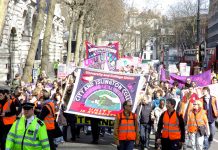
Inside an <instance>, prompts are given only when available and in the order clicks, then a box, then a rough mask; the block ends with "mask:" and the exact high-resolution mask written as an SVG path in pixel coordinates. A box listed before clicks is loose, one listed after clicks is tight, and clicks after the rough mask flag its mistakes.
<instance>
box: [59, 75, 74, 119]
mask: <svg viewBox="0 0 218 150" xmlns="http://www.w3.org/2000/svg"><path fill="white" fill-rule="evenodd" d="M71 78H72V75H70V76H69V77H68V79H67V82H66V85H65V88H64V93H63V95H62V97H61V101H60V104H59V107H58V112H57V118H56V121H58V118H59V115H60V110H61V106H62V104H64V103H63V99H64V97H65V95H66V91H67V87H68V84H69V81H70V79H71ZM61 86H62V79H61Z"/></svg>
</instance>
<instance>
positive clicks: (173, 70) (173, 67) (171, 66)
mask: <svg viewBox="0 0 218 150" xmlns="http://www.w3.org/2000/svg"><path fill="white" fill-rule="evenodd" d="M177 72H178V69H177V67H176V64H169V73H177Z"/></svg>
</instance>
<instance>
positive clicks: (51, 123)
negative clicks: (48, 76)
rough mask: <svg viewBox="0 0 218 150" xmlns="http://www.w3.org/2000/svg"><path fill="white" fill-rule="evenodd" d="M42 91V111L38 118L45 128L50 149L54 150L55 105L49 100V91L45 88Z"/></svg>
mask: <svg viewBox="0 0 218 150" xmlns="http://www.w3.org/2000/svg"><path fill="white" fill-rule="evenodd" d="M42 92H43V107H42V111H41V113H40V115H39V119H41V120H42V121H43V122H44V123H45V125H46V129H47V133H48V139H49V144H50V148H51V150H56V146H55V144H54V134H55V132H56V131H55V105H54V103H53V101H52V100H50V93H49V92H48V91H46V90H45V89H43V90H42Z"/></svg>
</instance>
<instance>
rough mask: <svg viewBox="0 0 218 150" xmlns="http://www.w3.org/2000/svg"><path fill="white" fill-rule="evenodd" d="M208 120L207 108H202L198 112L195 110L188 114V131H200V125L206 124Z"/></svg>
mask: <svg viewBox="0 0 218 150" xmlns="http://www.w3.org/2000/svg"><path fill="white" fill-rule="evenodd" d="M207 122H208V119H207V115H206V112H205V110H203V109H201V110H200V111H199V112H198V113H197V114H194V112H193V111H191V112H190V113H189V116H188V122H187V127H188V132H190V133H196V132H197V131H198V126H206V125H207Z"/></svg>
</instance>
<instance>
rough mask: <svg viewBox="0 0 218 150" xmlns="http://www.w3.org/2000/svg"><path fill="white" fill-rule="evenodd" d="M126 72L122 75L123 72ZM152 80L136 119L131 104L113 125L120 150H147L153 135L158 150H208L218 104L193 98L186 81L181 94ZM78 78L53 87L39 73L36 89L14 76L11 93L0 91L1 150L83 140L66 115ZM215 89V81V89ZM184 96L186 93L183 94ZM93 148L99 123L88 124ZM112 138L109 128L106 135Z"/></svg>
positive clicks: (210, 99) (131, 70)
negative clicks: (134, 148) (68, 132)
mask: <svg viewBox="0 0 218 150" xmlns="http://www.w3.org/2000/svg"><path fill="white" fill-rule="evenodd" d="M121 71H122V70H121ZM122 72H126V73H143V72H142V70H141V68H137V70H136V69H134V67H129V69H128V68H127V69H126V70H125V71H122ZM150 75H151V76H150V80H149V82H148V83H145V85H144V88H143V90H144V93H143V94H142V95H141V96H140V100H139V104H138V107H137V109H136V113H132V112H131V111H132V105H133V104H132V102H130V101H126V102H124V103H123V112H122V113H120V114H118V115H117V116H116V118H115V123H114V139H115V144H116V145H117V147H118V149H121V150H132V149H133V147H134V145H135V144H136V145H138V146H139V147H140V149H144V148H147V149H149V148H150V146H151V144H150V134H154V135H155V148H156V149H163V150H165V149H166V150H177V149H181V148H183V149H186V148H187V146H191V147H192V149H193V150H195V149H199V150H201V149H204V150H207V149H209V147H210V145H211V144H212V142H213V138H214V135H215V121H216V118H217V117H218V112H217V100H216V98H215V97H213V96H211V94H210V89H209V88H208V87H204V88H203V97H198V95H197V94H196V93H195V88H196V87H197V83H195V82H192V81H191V79H190V78H187V83H186V84H185V86H184V87H183V88H180V87H179V84H178V83H177V82H174V83H173V85H170V83H169V82H168V81H159V80H158V75H157V72H155V71H151V72H150ZM75 77H76V75H75V73H72V74H71V75H70V76H67V77H66V79H64V80H62V81H61V82H60V81H57V80H54V81H51V80H50V79H49V77H48V76H47V75H46V72H45V71H41V73H40V75H39V77H38V80H37V82H36V83H35V84H26V83H24V82H23V81H21V76H20V75H19V74H16V75H15V78H14V80H13V81H12V85H11V87H10V89H8V88H4V87H3V88H2V89H0V127H1V130H0V139H1V141H0V145H1V150H4V149H6V150H17V149H39V150H42V149H45V150H49V149H51V150H55V149H56V148H57V147H58V144H59V143H62V142H64V141H69V140H68V139H69V138H68V137H67V128H68V127H70V131H71V135H72V137H71V139H70V140H71V141H75V140H76V139H77V138H79V136H80V130H81V126H77V125H76V116H75V115H74V114H68V113H65V110H66V106H67V104H68V102H69V100H70V97H71V93H72V89H73V87H74V81H75ZM215 83H217V79H216V77H213V78H212V81H211V84H215ZM184 89H185V90H186V92H185V93H184V92H182V90H184ZM90 121H91V133H92V141H90V142H91V143H92V144H98V143H99V135H100V134H101V132H105V131H101V130H100V128H99V121H100V120H99V119H96V118H90ZM108 131H109V132H111V128H109V130H108Z"/></svg>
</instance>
